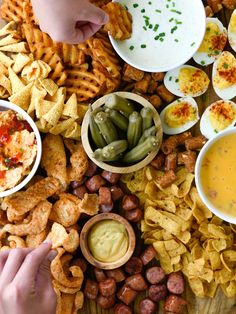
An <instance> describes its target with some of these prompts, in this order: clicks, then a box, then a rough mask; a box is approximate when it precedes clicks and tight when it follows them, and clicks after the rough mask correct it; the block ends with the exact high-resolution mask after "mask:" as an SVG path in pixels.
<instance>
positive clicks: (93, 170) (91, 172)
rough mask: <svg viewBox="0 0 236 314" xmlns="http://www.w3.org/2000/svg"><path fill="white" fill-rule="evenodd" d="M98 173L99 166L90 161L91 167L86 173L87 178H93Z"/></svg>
mask: <svg viewBox="0 0 236 314" xmlns="http://www.w3.org/2000/svg"><path fill="white" fill-rule="evenodd" d="M97 171H98V166H97V165H96V164H95V163H94V162H93V161H92V160H89V166H88V169H87V171H86V172H85V175H86V177H92V176H94V175H95V174H96V172H97Z"/></svg>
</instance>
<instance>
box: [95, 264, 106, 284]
mask: <svg viewBox="0 0 236 314" xmlns="http://www.w3.org/2000/svg"><path fill="white" fill-rule="evenodd" d="M93 271H94V275H95V277H96V280H97V281H98V282H100V281H103V280H106V279H107V276H106V274H105V272H104V271H103V270H102V269H100V268H97V267H95V268H94V269H93Z"/></svg>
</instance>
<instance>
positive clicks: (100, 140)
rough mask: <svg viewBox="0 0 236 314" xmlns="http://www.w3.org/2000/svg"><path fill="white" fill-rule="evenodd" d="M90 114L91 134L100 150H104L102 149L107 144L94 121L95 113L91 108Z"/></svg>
mask: <svg viewBox="0 0 236 314" xmlns="http://www.w3.org/2000/svg"><path fill="white" fill-rule="evenodd" d="M89 113H90V114H89V129H90V132H91V136H92V140H93V142H94V144H95V145H96V146H97V147H98V148H102V147H104V146H106V144H107V143H106V141H105V140H104V138H103V136H102V134H101V133H100V130H99V128H98V126H97V124H96V122H95V121H94V117H93V112H92V110H91V107H90V108H89Z"/></svg>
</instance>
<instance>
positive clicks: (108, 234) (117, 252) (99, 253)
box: [88, 219, 129, 263]
mask: <svg viewBox="0 0 236 314" xmlns="http://www.w3.org/2000/svg"><path fill="white" fill-rule="evenodd" d="M88 246H89V249H90V252H91V254H92V255H93V257H94V258H95V259H97V260H98V261H100V262H104V263H111V262H115V261H117V260H119V259H120V258H122V257H123V256H124V255H125V253H126V252H127V250H128V246H129V236H128V233H127V230H126V228H125V226H124V225H122V224H121V223H120V222H117V221H115V220H111V219H110V220H109V219H107V220H102V221H100V222H98V223H96V224H95V225H94V226H93V227H92V228H91V230H90V232H89V234H88Z"/></svg>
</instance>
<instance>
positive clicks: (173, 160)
mask: <svg viewBox="0 0 236 314" xmlns="http://www.w3.org/2000/svg"><path fill="white" fill-rule="evenodd" d="M176 167H177V154H176V153H171V154H169V155H167V156H166V160H165V171H169V170H173V171H175V169H176Z"/></svg>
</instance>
